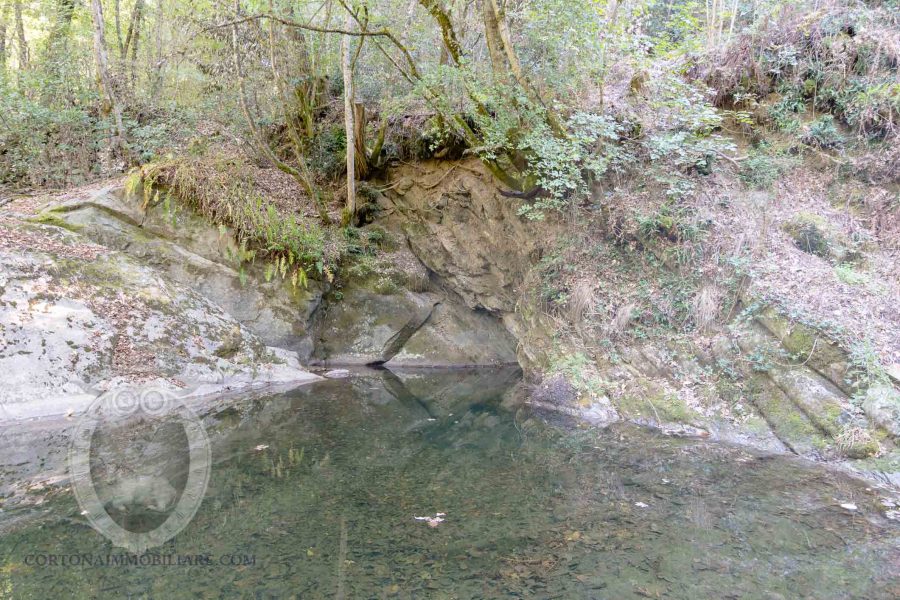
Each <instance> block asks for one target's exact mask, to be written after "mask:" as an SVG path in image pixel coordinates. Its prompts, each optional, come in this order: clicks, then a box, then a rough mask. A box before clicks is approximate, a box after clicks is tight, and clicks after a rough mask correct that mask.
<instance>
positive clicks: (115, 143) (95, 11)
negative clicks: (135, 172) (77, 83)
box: [91, 0, 126, 156]
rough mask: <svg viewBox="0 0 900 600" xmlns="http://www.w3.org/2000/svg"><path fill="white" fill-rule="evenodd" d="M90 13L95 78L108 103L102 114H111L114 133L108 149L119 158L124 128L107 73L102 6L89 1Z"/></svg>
mask: <svg viewBox="0 0 900 600" xmlns="http://www.w3.org/2000/svg"><path fill="white" fill-rule="evenodd" d="M91 13H92V16H93V21H94V59H95V61H96V63H97V78H98V79H99V80H100V88H101V91H102V92H103V94H104V95H105V96H106V100H107V102H108V107H106V110H104V112H106V114H109V113H110V112H112V115H113V126H114V132H113V137H112V139H111V140H110V148H111V149H112V150H113V151H114V152H116V153H118V154H119V155H120V156H124V155H125V152H126V145H125V127H124V126H123V124H122V107H121V105H120V104H119V100H118V98H117V96H116V89H115V85H114V83H113V79H112V75H111V74H110V71H109V51H108V50H107V48H106V39H105V37H104V36H103V6H102V5H101V4H100V0H91Z"/></svg>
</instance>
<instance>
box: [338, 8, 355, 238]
mask: <svg viewBox="0 0 900 600" xmlns="http://www.w3.org/2000/svg"><path fill="white" fill-rule="evenodd" d="M345 27H346V28H347V30H348V31H349V30H350V29H351V28H352V27H353V15H352V14H350V12H349V11H348V12H347V19H346V21H345ZM341 72H342V73H343V75H344V132H345V134H346V136H347V207H346V211H345V218H344V220H345V221H346V223H347V224H350V225H352V224H353V222H354V220H355V219H356V141H355V139H356V136H355V133H356V132H355V129H354V127H353V69H352V67H351V66H350V36H349V35H345V36H343V37H342V38H341Z"/></svg>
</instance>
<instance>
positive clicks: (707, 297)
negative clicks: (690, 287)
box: [691, 283, 723, 331]
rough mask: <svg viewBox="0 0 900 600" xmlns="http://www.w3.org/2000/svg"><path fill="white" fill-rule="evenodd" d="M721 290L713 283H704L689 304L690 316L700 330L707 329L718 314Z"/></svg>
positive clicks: (721, 295)
mask: <svg viewBox="0 0 900 600" xmlns="http://www.w3.org/2000/svg"><path fill="white" fill-rule="evenodd" d="M722 297H723V294H722V290H721V289H720V288H719V287H718V286H716V285H715V284H712V283H708V284H706V285H704V286H703V287H702V288H701V289H700V291H699V292H698V293H697V295H696V296H695V297H694V301H693V303H692V304H691V316H692V317H693V319H694V323H695V324H696V325H697V328H698V329H699V330H701V331H708V330H709V327H710V325H712V324H713V323H715V321H716V318H717V317H718V316H719V312H720V310H721V304H722Z"/></svg>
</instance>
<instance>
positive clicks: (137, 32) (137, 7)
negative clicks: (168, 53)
mask: <svg viewBox="0 0 900 600" xmlns="http://www.w3.org/2000/svg"><path fill="white" fill-rule="evenodd" d="M143 17H144V0H136V1H135V3H134V9H133V10H132V11H131V18H130V19H129V23H128V33H127V34H125V44H124V46H123V47H122V59H123V60H125V58H126V57H127V56H128V51H129V50H131V60H130V62H129V65H128V66H129V69H130V71H131V87H132V88H134V84H135V82H136V80H137V52H138V42H139V41H140V38H141V20H142V19H143Z"/></svg>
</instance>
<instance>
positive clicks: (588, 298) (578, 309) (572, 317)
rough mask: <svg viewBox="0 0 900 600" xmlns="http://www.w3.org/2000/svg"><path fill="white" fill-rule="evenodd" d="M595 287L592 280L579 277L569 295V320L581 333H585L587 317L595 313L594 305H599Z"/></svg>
mask: <svg viewBox="0 0 900 600" xmlns="http://www.w3.org/2000/svg"><path fill="white" fill-rule="evenodd" d="M595 287H596V286H595V285H594V284H593V283H592V282H591V281H589V280H587V279H579V280H578V281H577V282H576V283H575V286H574V287H573V288H572V293H571V295H570V296H569V303H568V311H569V321H570V322H571V323H572V325H573V326H574V327H575V331H577V332H578V333H579V335H584V322H585V317H586V316H588V317H589V316H591V315H592V314H593V313H594V307H595V306H596V305H597V295H596V294H595V292H594V290H595Z"/></svg>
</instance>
